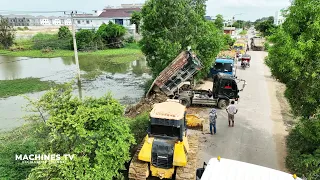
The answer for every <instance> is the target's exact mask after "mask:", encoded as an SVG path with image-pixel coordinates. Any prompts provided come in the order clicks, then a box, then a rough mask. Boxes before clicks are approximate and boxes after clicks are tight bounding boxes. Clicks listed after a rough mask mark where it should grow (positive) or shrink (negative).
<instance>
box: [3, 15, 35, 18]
mask: <svg viewBox="0 0 320 180" xmlns="http://www.w3.org/2000/svg"><path fill="white" fill-rule="evenodd" d="M3 17H6V18H34V16H31V15H14V14H10V15H4V16H3Z"/></svg>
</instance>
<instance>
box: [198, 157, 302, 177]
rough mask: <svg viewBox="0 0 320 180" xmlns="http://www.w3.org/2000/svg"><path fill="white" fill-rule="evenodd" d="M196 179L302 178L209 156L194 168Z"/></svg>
mask: <svg viewBox="0 0 320 180" xmlns="http://www.w3.org/2000/svg"><path fill="white" fill-rule="evenodd" d="M196 176H197V177H196V180H216V179H219V180H229V179H232V180H255V179H260V180H276V179H279V180H280V179H281V180H302V179H301V178H299V177H297V176H296V175H295V174H289V173H286V172H282V171H278V170H275V169H271V168H267V167H263V166H258V165H255V164H250V163H245V162H241V161H236V160H231V159H225V158H221V157H219V156H218V157H216V158H211V159H210V160H209V162H208V163H205V162H204V163H203V167H202V168H199V169H197V170H196Z"/></svg>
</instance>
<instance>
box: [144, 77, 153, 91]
mask: <svg viewBox="0 0 320 180" xmlns="http://www.w3.org/2000/svg"><path fill="white" fill-rule="evenodd" d="M153 81H154V79H149V80H148V81H146V82H145V83H144V84H143V89H144V94H147V92H148V90H149V89H150V87H151V85H152V83H153Z"/></svg>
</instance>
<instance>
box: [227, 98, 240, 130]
mask: <svg viewBox="0 0 320 180" xmlns="http://www.w3.org/2000/svg"><path fill="white" fill-rule="evenodd" d="M226 111H227V113H228V121H229V127H230V121H232V127H233V126H234V115H235V114H237V112H238V109H237V107H236V105H235V104H234V101H231V104H230V105H229V106H228V107H227V109H226Z"/></svg>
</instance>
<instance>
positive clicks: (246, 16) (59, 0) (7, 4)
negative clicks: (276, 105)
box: [0, 0, 290, 21]
mask: <svg viewBox="0 0 320 180" xmlns="http://www.w3.org/2000/svg"><path fill="white" fill-rule="evenodd" d="M144 2H145V0H50V1H49V0H27V1H26V0H0V4H1V6H0V14H3V13H4V12H6V13H7V11H65V10H77V11H81V12H88V13H91V12H92V10H102V9H103V8H104V7H105V6H108V5H111V6H120V5H121V4H129V3H144ZM289 4H290V3H289V0H207V15H209V16H216V15H217V14H222V15H223V17H224V19H231V18H232V17H233V16H234V15H235V14H242V15H236V16H235V19H236V20H237V19H241V20H251V21H255V20H256V19H258V18H261V17H267V16H274V15H275V12H276V11H278V10H280V9H282V8H285V7H288V6H289ZM12 14H13V13H12ZM15 14H18V13H15ZM23 14H26V13H23ZM36 15H38V14H36ZM43 15H46V14H43ZM58 15H59V14H58ZM61 15H63V13H61Z"/></svg>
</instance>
